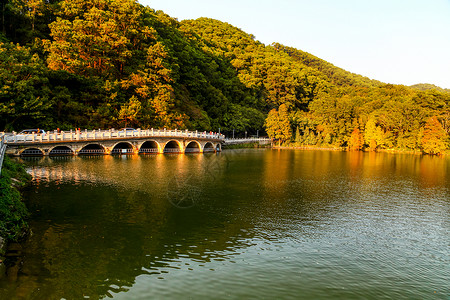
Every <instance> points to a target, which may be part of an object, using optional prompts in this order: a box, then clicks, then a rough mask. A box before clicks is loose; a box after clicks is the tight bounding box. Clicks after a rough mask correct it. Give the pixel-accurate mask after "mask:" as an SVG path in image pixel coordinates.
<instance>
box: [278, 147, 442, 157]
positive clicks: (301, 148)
mask: <svg viewBox="0 0 450 300" xmlns="http://www.w3.org/2000/svg"><path fill="white" fill-rule="evenodd" d="M272 149H278V150H283V149H286V150H313V151H314V150H317V151H342V152H362V153H391V154H413V155H430V154H426V153H423V152H422V151H420V150H399V149H378V150H376V151H365V150H348V149H347V148H344V147H314V146H273V147H272ZM449 155H450V153H449V152H446V153H442V154H440V155H431V156H449Z"/></svg>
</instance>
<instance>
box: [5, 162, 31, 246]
mask: <svg viewBox="0 0 450 300" xmlns="http://www.w3.org/2000/svg"><path fill="white" fill-rule="evenodd" d="M30 179H31V176H30V175H29V174H28V173H27V172H26V171H25V169H24V168H23V166H22V165H20V164H18V163H15V162H13V161H11V159H10V158H9V157H5V160H4V162H3V168H2V174H1V178H0V236H1V237H3V238H5V239H6V240H7V241H18V240H20V239H21V238H23V237H24V236H25V235H26V233H27V230H28V225H27V222H26V218H27V216H28V210H27V208H26V207H25V204H24V203H23V202H22V197H21V194H20V192H19V190H20V189H21V188H23V187H24V186H25V185H27V184H28V183H29V182H30Z"/></svg>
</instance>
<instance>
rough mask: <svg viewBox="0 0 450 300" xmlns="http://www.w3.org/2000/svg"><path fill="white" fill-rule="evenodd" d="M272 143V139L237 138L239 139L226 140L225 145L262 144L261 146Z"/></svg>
mask: <svg viewBox="0 0 450 300" xmlns="http://www.w3.org/2000/svg"><path fill="white" fill-rule="evenodd" d="M271 141H272V139H270V138H267V137H261V138H257V137H249V138H237V139H224V142H225V144H228V145H232V144H246V143H260V144H268V143H270V142H271Z"/></svg>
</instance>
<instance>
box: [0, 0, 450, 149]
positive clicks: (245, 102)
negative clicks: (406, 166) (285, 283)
mask: <svg viewBox="0 0 450 300" xmlns="http://www.w3.org/2000/svg"><path fill="white" fill-rule="evenodd" d="M3 8H4V9H3V11H2V13H3V19H4V20H5V22H4V23H2V25H1V26H2V32H3V34H2V35H1V38H0V41H2V42H1V44H0V65H1V66H0V67H1V69H0V83H1V85H0V127H1V128H0V129H6V130H19V129H22V128H23V127H39V128H46V129H50V128H61V129H70V128H77V127H81V128H99V127H101V128H108V127H122V126H135V127H141V128H149V127H155V128H162V127H177V128H180V129H183V128H190V129H194V130H195V129H198V130H208V131H210V130H212V131H218V130H219V128H220V129H221V131H222V132H225V133H227V132H231V131H232V130H235V131H236V132H244V131H247V132H248V133H250V134H251V133H255V132H256V131H257V130H259V131H260V132H261V131H262V130H264V129H267V132H268V133H269V134H271V135H272V136H274V137H275V135H274V133H275V132H278V133H277V135H276V138H278V139H280V140H282V141H284V142H285V143H295V144H300V145H322V146H323V145H325V146H327V145H329V146H339V147H350V148H355V149H361V148H369V149H373V150H375V149H383V148H395V149H422V148H423V136H424V134H425V132H427V131H426V128H427V127H426V126H427V124H428V123H429V122H431V120H437V122H438V124H439V126H440V127H441V128H442V130H443V131H440V132H441V133H440V135H439V136H438V138H437V139H439V141H443V143H444V144H445V145H446V146H445V147H448V133H449V128H450V113H449V98H450V97H449V93H447V92H445V91H442V90H439V89H436V88H433V89H429V88H428V87H429V86H426V87H425V86H423V85H421V86H415V87H414V88H410V87H406V86H401V85H390V84H384V83H382V82H379V81H376V80H372V79H369V78H367V77H364V76H361V75H357V74H353V73H350V72H347V71H345V70H343V69H341V68H338V67H336V66H334V65H333V64H331V63H329V62H326V61H324V60H322V59H320V58H317V57H315V56H314V55H312V54H309V53H306V52H303V51H301V50H298V49H295V48H292V47H287V46H283V45H280V44H273V45H268V46H266V45H264V44H262V43H260V42H258V41H256V40H255V38H254V36H252V35H251V34H248V33H245V32H243V31H242V30H240V29H239V28H236V27H234V26H232V25H231V24H227V23H224V22H220V21H217V20H213V19H208V18H200V19H197V20H187V21H182V22H179V21H177V20H176V19H173V18H171V17H170V16H168V15H166V14H164V13H163V12H161V11H155V10H153V9H151V8H149V7H144V6H142V5H140V4H139V3H137V2H135V1H131V0H124V1H118V0H95V1H94V0H86V1H80V0H64V1H50V2H42V3H41V2H36V3H35V2H26V1H23V2H21V1H14V5H13V2H12V1H11V0H10V1H6V5H4V6H3ZM433 118H434V119H433ZM281 124H284V125H283V126H284V128H277V126H278V127H279V126H281ZM294 132H295V133H294ZM442 132H445V134H442ZM425 140H427V139H425Z"/></svg>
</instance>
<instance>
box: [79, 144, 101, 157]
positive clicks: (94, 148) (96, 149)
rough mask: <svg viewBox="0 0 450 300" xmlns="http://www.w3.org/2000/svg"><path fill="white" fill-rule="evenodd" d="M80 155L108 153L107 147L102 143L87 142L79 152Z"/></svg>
mask: <svg viewBox="0 0 450 300" xmlns="http://www.w3.org/2000/svg"><path fill="white" fill-rule="evenodd" d="M78 154H79V155H96V154H100V155H101V154H106V149H105V147H103V146H102V145H100V144H96V143H93V144H87V145H85V146H84V147H83V148H81V150H80V151H79V152H78Z"/></svg>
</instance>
